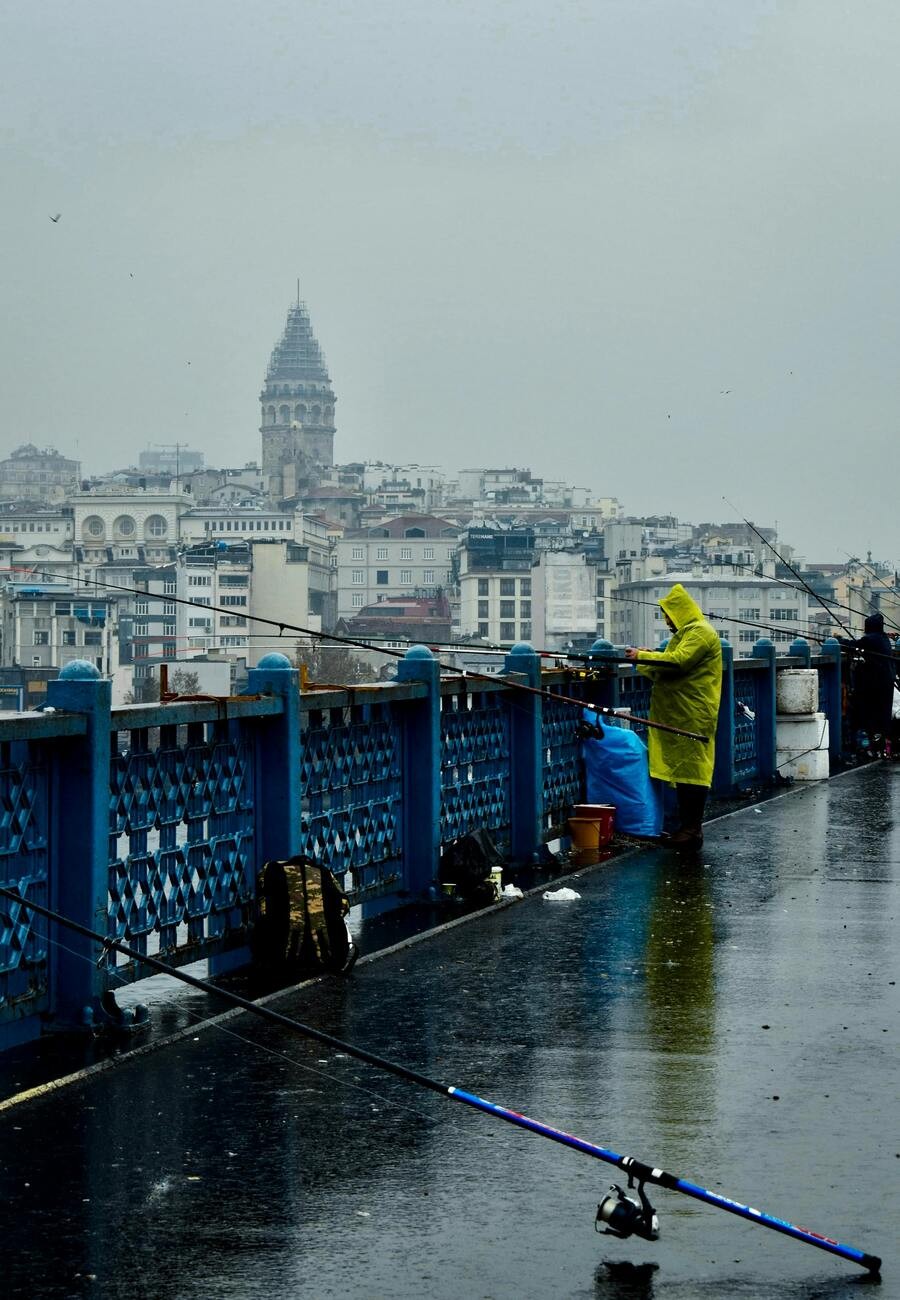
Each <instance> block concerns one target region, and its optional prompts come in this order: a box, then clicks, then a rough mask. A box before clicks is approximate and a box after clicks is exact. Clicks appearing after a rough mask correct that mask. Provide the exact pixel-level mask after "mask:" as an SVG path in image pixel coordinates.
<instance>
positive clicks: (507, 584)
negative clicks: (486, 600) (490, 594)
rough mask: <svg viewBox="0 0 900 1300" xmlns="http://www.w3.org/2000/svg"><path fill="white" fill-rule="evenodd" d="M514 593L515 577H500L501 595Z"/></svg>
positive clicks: (512, 594)
mask: <svg viewBox="0 0 900 1300" xmlns="http://www.w3.org/2000/svg"><path fill="white" fill-rule="evenodd" d="M515 594H516V580H515V578H501V579H500V595H501V596H514V595H515Z"/></svg>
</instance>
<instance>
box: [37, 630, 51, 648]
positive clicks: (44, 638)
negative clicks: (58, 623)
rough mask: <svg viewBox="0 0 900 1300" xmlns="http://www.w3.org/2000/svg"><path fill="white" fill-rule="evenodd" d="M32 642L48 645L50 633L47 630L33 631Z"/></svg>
mask: <svg viewBox="0 0 900 1300" xmlns="http://www.w3.org/2000/svg"><path fill="white" fill-rule="evenodd" d="M34 644H35V645H49V644H50V633H49V632H35V634H34Z"/></svg>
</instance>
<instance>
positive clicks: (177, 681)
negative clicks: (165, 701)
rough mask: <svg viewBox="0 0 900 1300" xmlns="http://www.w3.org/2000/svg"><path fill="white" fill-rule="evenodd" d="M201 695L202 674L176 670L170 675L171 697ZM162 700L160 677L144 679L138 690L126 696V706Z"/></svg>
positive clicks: (154, 702) (183, 669)
mask: <svg viewBox="0 0 900 1300" xmlns="http://www.w3.org/2000/svg"><path fill="white" fill-rule="evenodd" d="M199 693H200V674H199V673H192V672H190V671H189V670H188V669H187V668H176V669H175V671H174V672H170V673H169V694H170V695H198V694H199ZM159 698H160V691H159V677H158V676H157V675H156V674H154V675H153V676H152V677H143V678H142V679H141V680H140V681H139V682H138V684H137V689H136V690H133V691H129V692H128V694H127V695H126V696H125V703H126V704H158V703H159Z"/></svg>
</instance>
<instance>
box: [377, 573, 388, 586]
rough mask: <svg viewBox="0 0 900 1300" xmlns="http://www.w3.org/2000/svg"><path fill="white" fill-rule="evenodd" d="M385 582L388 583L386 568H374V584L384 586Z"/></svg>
mask: <svg viewBox="0 0 900 1300" xmlns="http://www.w3.org/2000/svg"><path fill="white" fill-rule="evenodd" d="M387 583H388V571H387V569H376V570H375V585H376V586H378V587H386V586H387Z"/></svg>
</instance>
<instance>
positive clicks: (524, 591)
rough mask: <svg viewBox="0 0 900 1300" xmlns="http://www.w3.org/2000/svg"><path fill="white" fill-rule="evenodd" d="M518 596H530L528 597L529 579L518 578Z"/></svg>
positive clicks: (529, 589) (529, 593)
mask: <svg viewBox="0 0 900 1300" xmlns="http://www.w3.org/2000/svg"><path fill="white" fill-rule="evenodd" d="M519 595H520V596H530V595H531V579H530V578H520V579H519Z"/></svg>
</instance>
